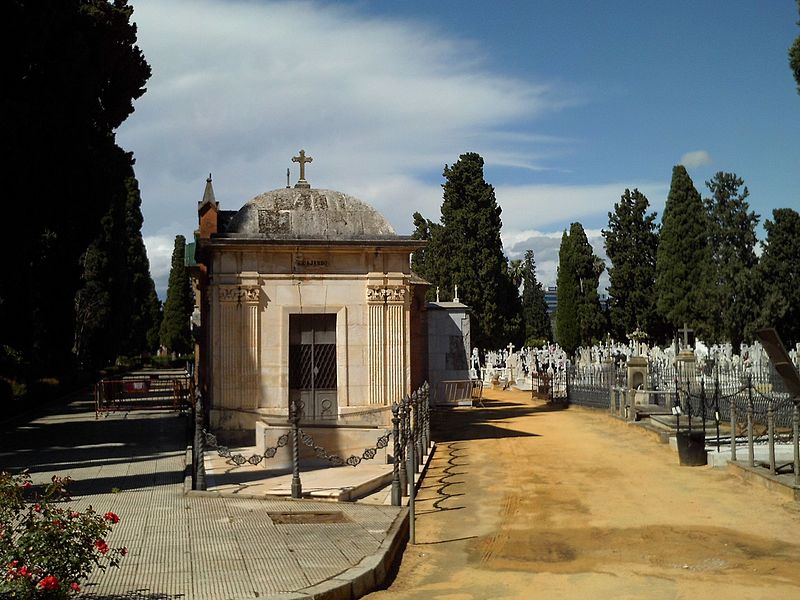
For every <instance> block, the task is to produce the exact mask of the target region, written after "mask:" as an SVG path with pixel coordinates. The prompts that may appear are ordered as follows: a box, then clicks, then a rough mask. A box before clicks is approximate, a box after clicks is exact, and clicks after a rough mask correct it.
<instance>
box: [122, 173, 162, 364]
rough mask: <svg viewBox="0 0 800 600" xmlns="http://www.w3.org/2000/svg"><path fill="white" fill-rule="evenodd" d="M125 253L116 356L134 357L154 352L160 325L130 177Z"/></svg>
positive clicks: (136, 185) (138, 199) (139, 202)
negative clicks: (124, 306)
mask: <svg viewBox="0 0 800 600" xmlns="http://www.w3.org/2000/svg"><path fill="white" fill-rule="evenodd" d="M126 191H127V194H126V200H127V202H126V206H125V237H124V242H125V249H126V251H127V252H126V256H125V258H126V264H125V270H126V274H127V277H126V288H127V289H126V291H128V294H127V298H128V302H127V303H128V310H129V312H128V318H127V319H126V320H125V323H124V329H123V331H124V332H125V336H124V337H123V344H122V346H121V347H120V349H119V350H118V352H119V354H123V355H127V356H137V355H141V354H145V353H150V352H155V351H156V350H157V349H158V330H159V327H160V325H161V303H160V301H159V300H158V295H157V294H156V286H155V283H154V282H153V278H152V277H151V276H150V261H149V260H148V258H147V250H146V248H145V245H144V240H143V239H142V225H143V224H144V219H143V218H142V209H141V206H142V200H141V197H140V194H139V183H138V182H137V181H136V179H135V178H133V177H130V178H128V179H127V181H126Z"/></svg>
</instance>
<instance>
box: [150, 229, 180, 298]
mask: <svg viewBox="0 0 800 600" xmlns="http://www.w3.org/2000/svg"><path fill="white" fill-rule="evenodd" d="M144 245H145V247H146V248H147V259H148V260H149V261H150V275H152V277H153V281H154V282H155V284H156V292H157V293H158V297H159V298H161V300H165V299H166V297H167V284H168V283H169V271H170V268H171V267H172V251H173V250H174V248H175V235H174V234H169V233H166V234H159V235H148V236H144Z"/></svg>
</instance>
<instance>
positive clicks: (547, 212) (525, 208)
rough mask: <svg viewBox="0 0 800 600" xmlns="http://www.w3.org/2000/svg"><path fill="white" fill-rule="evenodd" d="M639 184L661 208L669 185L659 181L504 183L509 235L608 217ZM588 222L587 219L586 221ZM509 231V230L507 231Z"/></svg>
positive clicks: (500, 192) (500, 189)
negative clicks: (624, 193)
mask: <svg viewBox="0 0 800 600" xmlns="http://www.w3.org/2000/svg"><path fill="white" fill-rule="evenodd" d="M626 188H627V189H631V190H632V189H634V188H638V189H639V191H640V192H642V193H643V194H644V195H645V196H647V199H648V200H649V201H650V206H651V207H652V210H655V211H660V210H661V208H662V207H663V205H664V201H665V199H666V195H667V192H668V190H669V187H668V186H667V185H666V184H663V183H658V182H647V181H644V182H628V183H622V182H620V183H607V184H600V185H517V186H507V185H500V186H497V187H496V190H495V191H496V195H497V201H498V202H499V203H500V206H502V208H503V215H502V218H503V231H504V234H505V235H512V234H513V233H514V232H518V231H523V230H525V229H538V228H541V227H543V226H545V225H551V226H552V225H556V226H558V227H561V228H565V229H566V228H569V224H570V223H571V222H573V221H581V222H584V221H585V220H587V219H592V220H597V219H598V218H599V219H600V220H602V221H603V222H605V221H606V219H605V217H606V215H607V213H609V212H610V211H613V210H614V203H616V202H619V199H620V196H622V194H623V192H624V191H625V189H626ZM585 224H586V223H585V222H584V225H585ZM506 232H507V233H506Z"/></svg>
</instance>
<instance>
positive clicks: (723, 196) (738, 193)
mask: <svg viewBox="0 0 800 600" xmlns="http://www.w3.org/2000/svg"><path fill="white" fill-rule="evenodd" d="M706 187H708V189H709V191H710V192H711V197H710V198H706V199H705V200H704V202H705V206H706V210H707V212H708V224H709V228H708V239H709V245H710V250H711V261H712V268H713V279H712V283H713V286H712V287H711V289H710V290H709V294H710V300H711V303H712V306H713V307H714V310H711V311H709V312H708V314H707V318H706V323H707V329H708V333H707V335H706V339H707V341H709V342H714V343H719V342H722V341H729V342H731V344H733V347H734V348H738V347H739V346H740V344H741V343H742V341H743V340H744V338H745V331H746V330H748V329H751V323H752V321H754V320H755V318H756V311H757V308H758V302H757V299H756V296H755V293H754V292H755V290H754V281H755V276H756V274H755V272H754V269H755V267H756V265H757V263H758V258H757V257H756V253H755V246H756V226H757V225H758V221H759V216H758V215H757V214H755V213H754V212H753V211H751V210H749V208H750V206H749V204H748V203H747V197H748V196H749V195H750V192H749V191H748V190H747V187H746V186H745V185H744V180H742V179H741V178H740V177H738V176H737V175H736V174H735V173H723V172H721V171H720V172H718V173H716V174H715V175H714V177H713V178H712V179H711V180H710V181H707V182H706Z"/></svg>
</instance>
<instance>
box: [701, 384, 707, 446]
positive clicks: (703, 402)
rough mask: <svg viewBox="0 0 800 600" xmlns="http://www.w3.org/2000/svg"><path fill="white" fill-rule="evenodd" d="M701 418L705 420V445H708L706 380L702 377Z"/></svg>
mask: <svg viewBox="0 0 800 600" xmlns="http://www.w3.org/2000/svg"><path fill="white" fill-rule="evenodd" d="M700 418H701V419H703V444H705V443H706V380H705V378H704V376H701V377H700Z"/></svg>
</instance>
